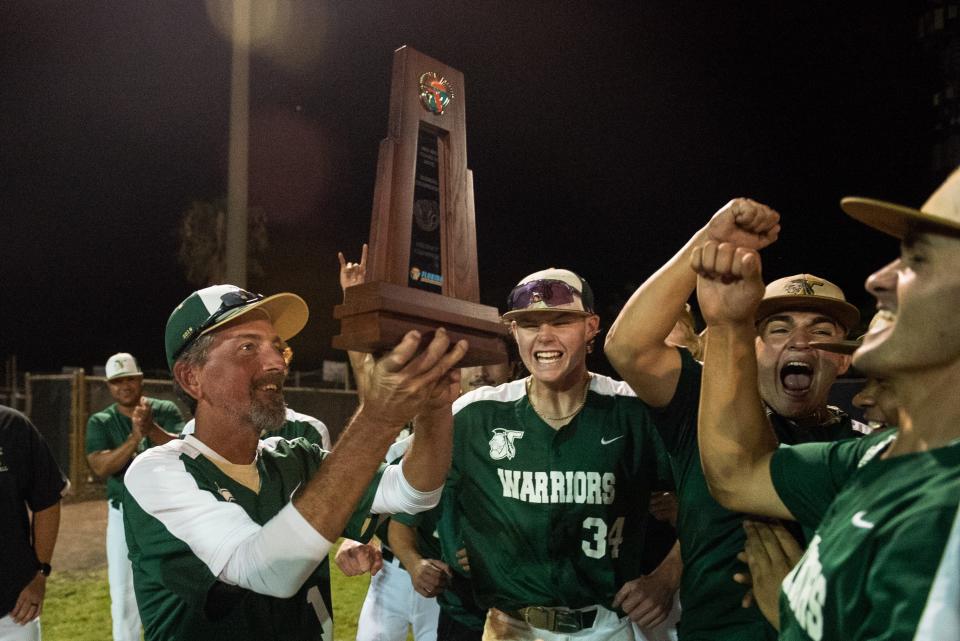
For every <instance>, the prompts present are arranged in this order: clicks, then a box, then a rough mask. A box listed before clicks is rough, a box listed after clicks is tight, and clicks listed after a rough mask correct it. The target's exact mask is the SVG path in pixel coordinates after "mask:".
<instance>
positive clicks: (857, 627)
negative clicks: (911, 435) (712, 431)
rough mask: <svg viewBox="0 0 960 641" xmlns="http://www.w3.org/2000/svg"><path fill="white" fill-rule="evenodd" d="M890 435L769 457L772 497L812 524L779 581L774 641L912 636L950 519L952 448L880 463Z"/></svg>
mask: <svg viewBox="0 0 960 641" xmlns="http://www.w3.org/2000/svg"><path fill="white" fill-rule="evenodd" d="M894 438H896V433H895V432H892V431H885V432H879V433H877V434H874V435H872V436H869V437H867V438H864V439H861V440H859V441H841V442H839V443H830V444H807V445H801V446H797V447H792V448H781V449H780V450H778V451H777V452H776V453H775V454H774V457H773V459H772V461H771V463H770V474H771V477H772V479H773V483H774V487H775V488H776V490H777V493H778V494H779V495H780V498H781V500H783V502H784V504H785V505H786V506H787V507H788V508H789V509H790V511H791V512H792V513H793V515H794V516H795V517H797V519H798V520H799V521H800V522H801V523H803V524H805V525H815V524H818V523H819V527H817V533H816V536H815V537H814V538H813V540H812V541H811V542H810V545H809V546H808V548H807V551H806V553H805V554H804V556H803V558H802V559H801V560H800V562H799V563H798V564H797V566H796V567H795V568H794V569H793V571H791V572H790V574H788V575H787V577H786V579H784V581H783V589H782V591H781V594H780V621H781V628H780V629H781V638H782V639H789V640H797V641H800V640H802V641H857V640H861V639H862V640H866V639H870V640H871V641H874V640H883V639H890V640H893V639H913V638H914V634H915V632H916V630H917V627H918V625H919V623H920V620H921V615H922V613H923V612H924V610H925V607H926V605H927V601H928V599H929V598H930V595H931V589H932V586H933V583H934V577H935V576H936V575H937V572H938V567H939V565H940V564H941V560H942V559H943V557H944V548H945V543H946V541H947V538H948V537H949V536H950V531H951V526H952V525H953V523H954V521H955V519H956V515H957V497H958V496H960V444H957V443H955V444H952V445H948V446H945V447H941V448H937V449H933V450H929V451H926V452H913V453H909V454H902V455H899V456H894V457H891V458H886V459H884V458H881V456H880V455H881V453H882V452H883V451H884V450H885V449H886V447H888V446H889V444H890V443H891V442H892V440H893V439H894ZM954 607H956V604H954ZM943 638H947V637H943Z"/></svg>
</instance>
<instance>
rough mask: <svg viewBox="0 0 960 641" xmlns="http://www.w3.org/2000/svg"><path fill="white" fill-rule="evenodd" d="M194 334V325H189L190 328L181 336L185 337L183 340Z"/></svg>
mask: <svg viewBox="0 0 960 641" xmlns="http://www.w3.org/2000/svg"><path fill="white" fill-rule="evenodd" d="M192 334H193V328H192V327H188V328H187V329H186V330H185V331H184V332H183V334H181V335H180V337H181V338H183V340H187V339H188V338H190V336H191V335H192Z"/></svg>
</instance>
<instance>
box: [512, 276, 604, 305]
mask: <svg viewBox="0 0 960 641" xmlns="http://www.w3.org/2000/svg"><path fill="white" fill-rule="evenodd" d="M578 299H581V296H580V292H578V291H577V290H576V289H574V288H573V287H572V286H571V285H570V284H569V283H565V282H564V281H562V280H532V281H530V282H529V283H524V284H522V285H517V286H516V287H514V288H513V290H512V291H511V292H510V295H509V296H508V297H507V309H508V310H510V311H521V310H525V309H527V308H528V307H530V306H531V305H544V306H546V307H559V306H561V305H569V304H571V303H575V302H576V301H577V300H578ZM581 300H582V299H581ZM587 311H589V310H587Z"/></svg>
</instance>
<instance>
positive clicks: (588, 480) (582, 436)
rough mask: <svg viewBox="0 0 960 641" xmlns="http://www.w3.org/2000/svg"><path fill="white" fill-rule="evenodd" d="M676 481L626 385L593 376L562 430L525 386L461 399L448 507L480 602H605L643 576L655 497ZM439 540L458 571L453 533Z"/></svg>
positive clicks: (509, 605)
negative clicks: (663, 484) (665, 482)
mask: <svg viewBox="0 0 960 641" xmlns="http://www.w3.org/2000/svg"><path fill="white" fill-rule="evenodd" d="M668 474H669V471H668V469H667V463H666V458H665V455H664V453H663V446H662V444H661V443H660V441H659V437H658V436H657V434H656V430H655V429H654V427H653V424H652V420H651V416H650V411H649V408H648V407H647V406H646V405H645V404H644V403H643V402H642V401H640V400H639V399H638V398H636V396H635V394H634V393H633V391H632V390H631V389H630V388H629V386H627V384H626V383H622V382H619V381H615V380H613V379H611V378H608V377H606V376H598V375H593V376H592V378H591V380H590V384H589V390H588V393H587V398H586V402H585V404H584V407H583V409H582V410H581V411H580V413H579V414H577V416H576V417H575V418H574V419H573V420H572V421H571V422H570V423H568V424H567V425H565V426H564V427H562V428H561V429H559V430H555V429H553V428H551V427H550V426H549V425H547V424H546V423H545V422H543V420H542V419H541V418H540V417H539V416H538V415H537V413H536V412H535V411H534V409H533V407H532V406H531V405H530V401H529V399H528V398H527V395H526V381H525V380H519V381H513V382H511V383H507V384H505V385H501V386H499V387H497V388H490V387H486V388H481V389H478V390H474V391H473V392H470V393H468V394H465V395H464V396H461V397H460V398H459V399H457V401H456V402H455V403H454V449H453V461H452V464H451V469H450V476H449V479H448V484H447V488H446V491H445V495H446V496H447V497H448V498H446V499H445V500H443V502H442V505H443V506H444V509H445V510H446V509H454V510H456V512H457V516H458V518H459V522H460V526H461V529H462V538H463V542H464V544H465V545H466V548H467V553H468V555H469V557H470V573H471V577H472V579H473V586H474V594H475V595H476V598H477V603H478V604H479V605H480V606H481V607H483V608H487V607H496V608H500V609H505V610H514V609H517V608H521V607H525V606H530V605H541V606H566V607H570V608H581V607H586V606H589V605H593V604H603V605H606V606H609V604H610V603H611V602H612V601H613V598H614V596H615V594H616V592H617V590H618V589H619V588H620V587H621V586H622V585H623V583H624V582H626V581H628V580H631V579H634V578H636V577H638V576H640V574H641V571H640V558H641V551H642V548H643V545H644V528H643V523H644V517H645V515H646V512H647V507H648V502H649V493H650V489H651V488H652V487H654V486H656V485H657V484H658V483H659V481H660V480H661V479H662V478H663V477H664V476H667V475H668ZM451 504H452V505H451ZM443 522H446V519H444V521H443ZM440 535H441V536H440V539H441V542H442V545H443V546H444V560H445V561H446V562H447V563H449V564H453V563H456V557H455V552H456V548H457V547H459V545H458V540H457V537H456V535H455V533H453V532H449V533H448V532H445V530H444V529H441V532H440Z"/></svg>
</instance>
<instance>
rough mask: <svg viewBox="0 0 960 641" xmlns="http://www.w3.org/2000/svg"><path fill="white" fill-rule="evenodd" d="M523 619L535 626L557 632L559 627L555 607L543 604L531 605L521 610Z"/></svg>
mask: <svg viewBox="0 0 960 641" xmlns="http://www.w3.org/2000/svg"><path fill="white" fill-rule="evenodd" d="M521 612H523V620H524V621H526V622H527V623H529V624H530V625H532V626H533V627H535V628H540V629H541V630H549V631H550V632H555V631H556V627H557V612H556V610H554V609H553V608H545V607H543V606H542V605H531V606H529V607H526V608H524V609H523V610H521Z"/></svg>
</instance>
